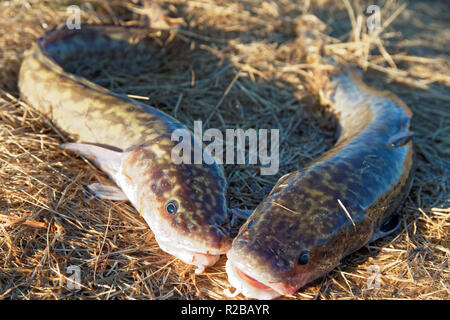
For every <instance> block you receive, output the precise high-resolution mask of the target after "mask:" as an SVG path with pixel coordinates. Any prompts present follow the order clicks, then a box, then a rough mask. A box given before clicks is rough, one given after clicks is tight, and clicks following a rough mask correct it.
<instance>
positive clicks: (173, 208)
mask: <svg viewBox="0 0 450 320" xmlns="http://www.w3.org/2000/svg"><path fill="white" fill-rule="evenodd" d="M166 210H167V212H168V213H170V214H175V213H177V211H178V201H177V200H170V201H169V202H167V205H166Z"/></svg>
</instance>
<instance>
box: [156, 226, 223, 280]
mask: <svg viewBox="0 0 450 320" xmlns="http://www.w3.org/2000/svg"><path fill="white" fill-rule="evenodd" d="M155 237H156V235H155ZM156 241H157V242H158V245H159V247H160V248H161V250H163V251H165V252H167V253H169V254H171V255H173V256H175V257H176V258H178V259H180V260H181V261H183V262H184V263H186V264H190V265H193V266H196V267H197V269H196V270H195V273H196V274H201V273H203V271H204V270H205V268H206V267H209V266H212V265H214V264H215V263H216V262H217V261H218V260H219V258H220V256H221V255H222V254H225V253H227V252H228V251H229V250H230V247H231V241H230V243H229V244H228V243H227V242H225V243H224V244H223V246H221V247H220V248H206V247H204V246H202V245H196V244H193V243H188V242H186V243H185V244H181V243H179V242H178V243H177V242H176V241H175V242H173V241H172V242H171V241H164V240H162V239H158V238H157V237H156Z"/></svg>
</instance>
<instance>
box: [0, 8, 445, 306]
mask: <svg viewBox="0 0 450 320" xmlns="http://www.w3.org/2000/svg"><path fill="white" fill-rule="evenodd" d="M142 2H144V3H147V2H146V1H142ZM77 3H78V5H79V6H80V8H81V9H82V16H81V19H82V22H88V23H114V24H120V25H148V24H149V23H150V24H151V25H152V27H156V28H161V29H164V30H165V31H164V34H165V35H166V38H165V41H167V43H170V45H171V46H172V49H173V50H171V51H170V54H168V55H158V54H156V55H149V58H148V59H140V60H139V61H133V60H128V61H123V60H122V61H121V60H117V61H103V62H102V63H98V64H97V65H92V64H90V63H88V62H86V61H87V60H84V61H85V62H84V63H83V59H82V57H80V61H73V64H72V65H69V66H67V67H68V68H69V69H70V68H72V70H74V71H76V72H78V73H79V74H82V75H83V76H85V77H87V78H88V79H90V80H93V81H94V82H96V83H98V84H100V85H102V86H105V87H107V88H109V89H111V90H113V91H115V92H119V93H126V94H130V95H134V96H140V97H143V98H144V99H148V100H145V101H144V102H147V103H150V104H152V105H154V106H156V107H158V108H160V109H162V110H164V111H165V112H168V113H169V114H171V115H173V116H175V117H176V118H177V119H179V120H180V121H182V122H184V123H186V124H187V125H188V126H190V127H191V128H192V127H193V121H194V120H198V119H201V120H203V124H204V127H205V128H211V127H214V128H219V129H226V128H237V127H240V128H243V129H247V128H258V129H259V128H281V129H282V130H280V142H281V146H280V159H281V166H280V171H279V172H278V174H277V175H275V176H260V175H259V170H257V168H256V169H255V167H248V166H236V165H226V166H225V170H226V175H227V179H228V182H229V192H228V194H229V201H230V206H231V207H240V208H254V207H255V206H256V205H257V204H258V203H259V202H260V201H261V200H262V199H263V198H264V197H265V196H266V195H267V193H268V192H269V190H270V188H271V187H272V186H273V185H274V184H275V182H276V181H277V179H278V178H279V177H280V176H281V175H283V174H285V173H287V172H290V171H293V170H297V169H299V168H302V167H304V166H305V165H306V164H308V163H309V162H310V161H311V160H312V159H315V158H317V157H318V156H319V155H320V154H322V153H323V152H325V151H326V150H327V149H329V148H330V147H331V146H332V145H333V143H334V132H335V131H334V130H335V125H334V124H333V122H332V121H330V118H329V117H328V116H327V112H326V108H324V104H325V102H324V96H323V92H322V87H323V82H324V81H325V80H324V79H326V76H325V77H322V75H326V73H325V71H326V70H328V69H329V68H330V66H329V65H328V64H327V63H326V61H327V60H326V59H323V58H322V57H323V56H329V57H332V58H333V59H334V60H335V61H337V62H338V63H341V64H354V65H358V66H360V67H362V68H364V69H365V70H366V71H367V80H368V82H369V83H370V84H371V85H373V86H376V87H379V88H388V89H389V90H391V91H393V92H394V93H396V94H397V95H398V96H399V97H401V98H402V99H403V100H404V101H405V102H406V103H407V104H408V106H409V107H410V108H411V109H412V111H413V113H414V119H413V122H412V130H413V131H414V132H415V133H416V138H415V150H416V151H417V157H416V163H417V172H416V176H415V181H414V185H413V188H412V191H411V193H410V195H409V197H408V199H407V202H406V204H405V206H404V209H403V212H404V215H403V221H402V223H403V224H402V228H401V230H400V231H399V232H397V233H395V234H394V235H392V236H390V237H386V238H384V239H380V240H378V241H376V242H374V243H371V244H369V245H368V246H366V247H365V248H363V249H361V250H359V251H358V252H356V253H355V254H353V255H351V256H350V257H348V258H346V259H345V260H344V261H343V263H342V264H341V266H340V267H338V268H337V269H335V270H334V271H332V272H331V273H329V274H328V275H327V276H326V277H324V278H322V279H319V280H317V281H315V282H313V283H312V284H310V285H308V286H306V287H305V288H303V289H301V290H300V291H299V292H297V293H296V294H295V295H294V296H292V297H287V298H295V299H315V298H320V299H358V298H369V299H380V298H382V299H398V298H400V299H448V298H449V297H450V294H449V285H450V281H449V265H448V258H449V255H450V250H449V244H450V243H449V231H450V230H449V221H448V219H449V216H450V209H449V207H450V203H449V199H450V197H449V190H450V179H449V176H450V158H449V156H450V155H449V151H450V130H449V129H450V111H449V107H448V102H449V97H448V95H447V91H448V86H449V84H450V78H449V76H448V75H449V74H450V73H449V69H450V68H449V59H448V56H449V46H448V43H449V42H448V40H449V38H450V35H449V32H450V31H449V30H450V29H449V28H448V27H449V26H448V23H449V22H448V21H450V19H449V18H450V17H448V10H445V9H446V6H447V4H446V2H445V1H435V2H433V3H427V4H425V3H421V2H419V1H411V2H410V3H409V4H408V5H406V4H403V3H402V2H397V1H389V0H388V1H385V2H382V3H381V4H380V6H381V29H378V30H377V31H376V32H375V33H369V32H368V30H367V28H366V25H365V21H366V20H367V16H366V15H364V12H365V9H366V8H367V6H368V5H369V4H370V3H368V2H365V1H354V2H351V1H343V2H339V4H338V5H336V3H335V1H324V0H322V1H320V0H316V1H304V2H303V3H302V4H300V5H299V4H297V3H296V1H293V0H281V1H277V2H274V1H252V0H244V1H235V0H216V1H214V0H198V1H182V0H168V1H154V2H153V3H154V4H158V5H154V4H153V5H151V4H149V3H147V4H146V5H145V6H144V5H142V4H139V3H138V1H121V0H117V1H102V0H97V1H95V0H92V1H79V2H76V4H77ZM72 4H74V2H73V1H45V2H44V1H37V0H34V1H32V0H29V1H25V0H24V1H2V2H1V3H0V79H1V80H0V119H1V121H0V185H1V189H0V299H169V298H170V299H177V298H181V299H225V298H226V297H225V296H224V295H223V290H224V289H226V288H228V287H229V284H228V282H227V277H226V273H225V269H224V263H225V258H222V259H221V260H220V261H219V263H218V264H217V265H216V266H214V267H211V268H208V269H207V272H206V273H205V274H203V275H195V274H194V272H193V271H194V270H193V267H190V266H187V265H185V264H183V263H182V262H180V261H178V260H177V259H175V258H173V257H172V256H170V255H168V254H166V253H164V252H162V251H161V250H160V249H159V247H158V245H157V244H156V242H155V240H154V236H153V234H152V232H151V231H150V230H149V228H148V227H147V225H146V223H145V222H144V220H143V219H141V218H140V217H138V216H137V215H136V214H135V210H134V209H133V208H132V207H131V205H130V204H129V203H127V202H113V201H103V200H100V199H97V198H93V197H92V195H91V194H90V193H89V192H87V190H86V187H85V186H86V185H87V184H89V183H93V182H105V183H107V181H108V180H107V178H106V177H105V176H104V175H103V174H102V173H101V172H100V171H99V170H98V169H96V168H95V167H93V166H92V165H91V164H89V163H88V162H86V161H83V160H82V159H81V158H78V157H74V156H73V155H69V154H66V153H64V152H62V151H61V150H60V149H58V147H57V146H58V145H59V144H60V143H61V142H62V141H64V139H66V138H67V137H62V136H61V135H60V134H59V132H58V131H57V130H56V129H55V128H53V126H52V125H51V123H48V121H46V120H45V119H43V118H42V117H41V116H39V115H38V114H37V113H36V112H35V111H33V109H32V108H30V106H27V105H26V104H25V103H24V102H23V101H21V100H20V99H19V98H18V97H19V93H18V89H17V73H18V70H19V66H20V63H21V60H22V57H23V51H24V50H26V49H27V48H29V47H30V45H31V44H32V43H33V42H34V41H35V40H36V39H37V37H39V36H40V35H41V34H42V33H43V32H45V31H46V30H48V29H51V28H53V27H56V26H58V25H60V24H61V23H63V22H64V21H66V19H67V17H68V14H67V12H66V9H67V7H68V6H69V5H72ZM305 14H313V15H315V16H317V17H318V18H319V19H320V20H321V21H322V22H321V21H320V20H318V19H316V18H314V17H313V16H303V18H299V17H301V16H302V15H305ZM445 15H447V16H445ZM305 17H307V18H306V19H305ZM175 29H176V30H178V31H174V30H175ZM168 30H172V31H168ZM167 37H168V38H167ZM311 39H313V41H312V40H311ZM318 50H320V51H318ZM319 54H320V55H319ZM150 58H152V59H150ZM145 97H146V98H145ZM241 222H242V221H241ZM236 229H237V228H236ZM234 231H236V230H234ZM70 266H78V267H80V270H81V286H80V288H79V289H78V290H72V289H70V286H69V285H68V284H70V282H69V279H68V278H70V275H71V274H72V273H71V272H70V269H69V270H68V269H67V268H68V267H70ZM373 266H375V267H373ZM373 270H375V271H376V270H380V272H381V274H380V275H379V277H378V279H380V281H381V282H380V288H373V289H368V287H367V281H368V279H369V278H370V277H371V276H373ZM237 298H242V297H241V296H238V297H237Z"/></svg>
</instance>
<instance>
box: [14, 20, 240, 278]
mask: <svg viewBox="0 0 450 320" xmlns="http://www.w3.org/2000/svg"><path fill="white" fill-rule="evenodd" d="M148 33H149V30H145V29H140V28H125V27H114V26H99V25H82V26H81V29H80V30H68V29H67V28H65V27H62V28H59V29H56V30H54V31H50V32H48V33H46V34H44V35H43V36H42V37H41V38H40V39H39V40H38V45H37V46H34V47H33V48H32V49H31V50H29V51H28V52H27V53H26V56H25V59H24V61H23V63H22V66H21V69H20V76H19V89H20V92H21V96H22V98H23V99H25V100H26V101H27V102H28V103H29V104H30V105H31V106H33V107H34V108H36V109H37V110H38V111H40V112H41V113H42V114H43V115H45V116H46V117H47V118H48V119H50V120H51V121H52V122H53V123H54V124H55V125H56V127H57V128H59V129H60V130H62V131H63V132H65V133H67V134H70V135H72V136H74V137H75V138H76V139H78V141H82V142H86V143H94V144H98V145H108V146H112V147H115V148H118V149H120V150H122V151H123V152H122V153H121V154H118V155H117V159H118V160H117V161H115V162H114V163H113V164H112V165H110V167H111V168H108V167H107V162H108V161H113V160H108V159H106V160H105V159H103V160H101V161H103V162H102V163H100V167H101V168H103V170H104V171H105V172H106V173H108V175H109V176H110V177H111V178H112V179H113V180H114V181H115V182H116V184H117V185H118V186H119V187H120V188H121V189H122V191H123V192H124V194H125V195H126V196H127V198H128V199H129V200H130V202H131V203H132V204H133V205H134V207H135V208H136V209H137V210H138V211H139V213H140V214H141V215H142V216H143V217H144V218H145V220H146V221H147V223H148V224H149V225H150V227H151V229H152V230H153V232H154V233H155V237H156V239H157V240H158V243H159V244H160V247H161V249H163V250H165V251H167V252H169V253H171V254H174V255H176V256H177V257H179V258H180V259H182V260H183V261H185V262H187V263H190V264H193V265H197V266H198V267H199V270H200V271H202V269H203V268H204V266H207V265H210V264H213V263H214V262H215V261H217V259H218V257H219V254H223V253H225V252H226V251H227V250H228V249H229V248H230V246H231V239H230V236H229V230H228V229H227V227H225V225H226V224H227V221H228V220H229V217H228V209H227V206H226V198H225V192H226V181H225V178H224V173H223V169H222V168H221V167H220V166H218V165H217V164H216V163H213V164H211V165H207V164H192V165H190V164H180V165H177V164H175V163H173V161H171V150H172V148H173V147H174V146H175V145H176V144H177V142H176V141H172V140H171V134H172V132H173V131H174V130H176V129H186V130H188V129H187V127H186V126H185V125H183V124H182V123H180V122H179V121H177V120H176V119H174V118H172V117H171V116H169V115H167V114H165V113H164V112H162V111H160V110H157V109H155V108H153V107H150V106H148V105H145V104H142V103H139V102H137V101H134V100H131V99H129V98H127V97H125V96H121V95H117V94H114V93H112V92H110V91H109V90H107V89H105V88H103V87H101V86H98V85H96V84H94V83H92V82H90V81H88V80H86V79H84V78H82V77H78V76H76V75H73V74H70V73H68V72H66V71H65V70H64V69H63V67H62V66H61V65H60V63H61V61H64V60H65V59H68V58H76V56H77V54H78V53H79V52H80V51H88V52H89V51H92V52H95V51H105V50H119V52H120V50H121V49H123V48H125V47H126V46H129V45H130V43H134V42H136V40H139V39H140V38H144V37H145V36H146V35H147V34H148ZM136 45H137V46H138V45H140V42H137V44H136ZM189 132H190V131H189ZM190 134H191V138H192V139H193V141H194V143H197V144H201V142H199V140H198V139H197V138H194V135H193V134H192V133H190ZM80 146H81V149H80ZM66 148H67V149H68V150H72V151H75V152H78V153H80V154H83V155H85V156H88V157H90V158H91V159H92V160H93V161H94V163H95V158H96V155H95V152H103V151H102V150H101V149H99V150H95V149H92V150H91V149H90V147H89V146H87V147H86V145H75V144H72V145H71V144H69V145H66ZM80 150H84V151H80ZM91 151H92V152H94V153H93V154H92V155H91ZM104 152H106V154H107V153H108V152H111V158H116V155H115V154H114V153H113V152H112V151H108V150H104ZM106 157H107V156H106ZM97 161H100V160H98V159H97ZM101 161H100V162H101ZM112 167H114V168H112ZM105 168H106V169H105ZM171 200H176V201H177V205H178V210H177V212H176V213H175V214H171V213H169V212H168V210H167V203H168V202H169V201H171ZM197 253H201V254H197ZM199 258H200V259H202V258H204V259H206V260H207V261H206V262H205V261H203V262H202V261H198V259H199ZM195 259H197V261H195Z"/></svg>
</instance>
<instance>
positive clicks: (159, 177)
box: [123, 140, 231, 271]
mask: <svg viewBox="0 0 450 320" xmlns="http://www.w3.org/2000/svg"><path fill="white" fill-rule="evenodd" d="M173 146H174V145H173V143H172V142H171V141H170V140H165V141H159V142H158V143H155V142H153V143H152V144H148V145H142V146H139V147H136V148H134V149H133V150H132V151H131V152H130V155H129V156H128V157H127V159H126V161H125V162H124V164H123V171H124V172H125V173H126V174H127V175H129V176H130V177H131V179H132V180H133V182H134V185H133V188H135V193H136V196H135V198H134V202H135V206H136V207H137V208H139V211H140V213H141V215H142V216H143V218H144V219H145V220H146V222H147V223H148V224H149V226H150V228H151V229H152V231H153V233H154V234H155V238H156V240H157V242H158V244H159V246H160V248H161V249H162V250H164V251H166V252H168V253H170V254H172V255H174V256H176V257H177V258H179V259H181V260H182V261H184V262H186V263H188V264H191V265H196V266H198V271H202V269H203V268H204V267H205V266H209V265H213V264H214V263H215V262H216V261H217V260H218V259H219V257H220V255H221V254H224V253H226V252H227V251H228V250H229V249H230V247H231V237H230V230H229V226H228V221H229V218H228V209H227V205H226V198H225V191H226V182H225V179H224V177H223V172H222V168H221V167H219V166H218V165H217V164H215V163H213V164H206V163H201V164H189V163H175V162H174V161H172V159H171V149H172V147H173Z"/></svg>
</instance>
